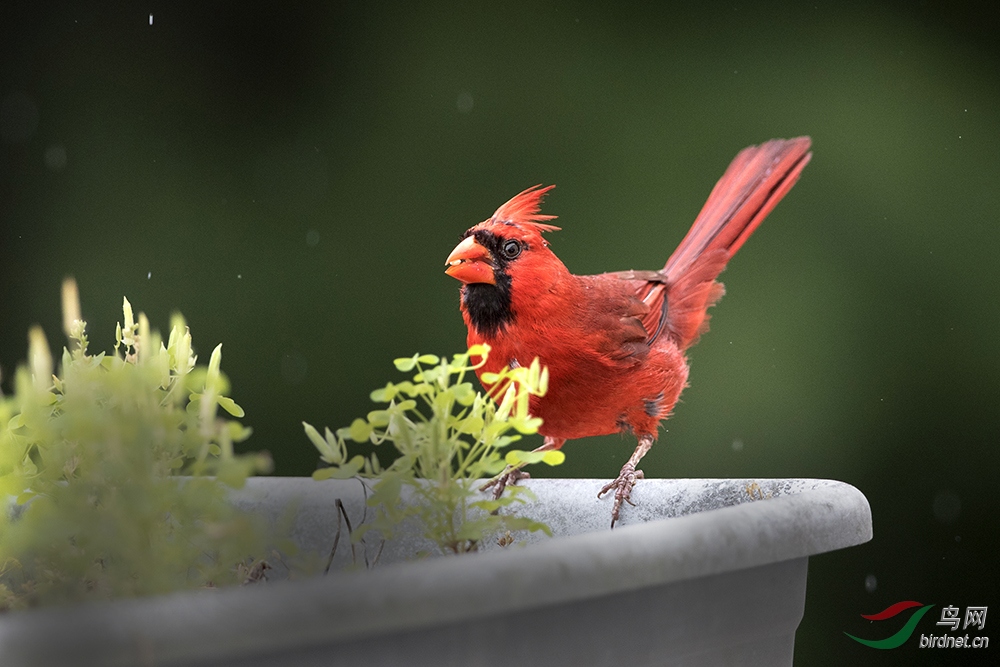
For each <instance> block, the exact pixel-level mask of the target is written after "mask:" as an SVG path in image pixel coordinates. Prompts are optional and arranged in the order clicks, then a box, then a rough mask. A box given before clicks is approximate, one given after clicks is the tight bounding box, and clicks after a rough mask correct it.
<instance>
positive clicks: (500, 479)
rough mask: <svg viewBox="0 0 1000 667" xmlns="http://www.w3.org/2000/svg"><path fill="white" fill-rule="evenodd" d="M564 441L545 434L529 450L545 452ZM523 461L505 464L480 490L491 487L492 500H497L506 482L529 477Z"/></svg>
mask: <svg viewBox="0 0 1000 667" xmlns="http://www.w3.org/2000/svg"><path fill="white" fill-rule="evenodd" d="M565 443H566V438H552V437H549V436H545V442H544V443H543V444H542V445H541V446H540V447H536V448H535V449H533V450H531V451H533V452H547V451H550V450H553V449H559V448H560V447H562V446H563V445H564V444H565ZM525 465H527V464H525V463H519V464H517V465H516V466H511V465H509V466H507V467H506V468H504V471H503V472H502V473H500V474H499V475H497V476H496V477H494V478H493V479H491V480H490V481H488V482H487V483H486V484H483V485H482V486H481V487H479V490H480V491H485V490H486V489H489V488H492V489H493V500H497V499H499V498H500V496H502V495H503V490H504V489H506V488H507V485H508V484H517V482H518V480H522V479H527V478H529V477H531V474H530V473H526V472H524V471H523V470H521V468H523V467H524V466H525Z"/></svg>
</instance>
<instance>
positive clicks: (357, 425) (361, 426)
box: [348, 419, 372, 442]
mask: <svg viewBox="0 0 1000 667" xmlns="http://www.w3.org/2000/svg"><path fill="white" fill-rule="evenodd" d="M348 434H349V435H350V437H351V440H353V441H354V442H367V441H368V438H369V436H371V434H372V426H371V424H369V423H368V422H366V421H365V420H364V419H355V420H354V421H353V422H351V427H350V430H349V431H348Z"/></svg>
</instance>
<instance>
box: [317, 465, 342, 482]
mask: <svg viewBox="0 0 1000 667" xmlns="http://www.w3.org/2000/svg"><path fill="white" fill-rule="evenodd" d="M336 472H337V469H336V468H319V469H317V470H313V474H312V478H313V479H315V480H316V481H317V482H322V481H323V480H324V479H330V478H331V477H333V475H334V474H335V473H336Z"/></svg>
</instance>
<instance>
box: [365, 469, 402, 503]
mask: <svg viewBox="0 0 1000 667" xmlns="http://www.w3.org/2000/svg"><path fill="white" fill-rule="evenodd" d="M402 488H403V479H402V478H401V477H400V476H399V475H392V474H386V475H384V476H383V477H382V480H381V481H380V482H378V483H377V484H376V485H375V486H374V487H373V488H372V495H371V497H369V498H368V506H369V507H378V506H379V505H384V506H385V507H394V506H395V505H396V503H397V502H398V501H399V492H400V491H401V490H402Z"/></svg>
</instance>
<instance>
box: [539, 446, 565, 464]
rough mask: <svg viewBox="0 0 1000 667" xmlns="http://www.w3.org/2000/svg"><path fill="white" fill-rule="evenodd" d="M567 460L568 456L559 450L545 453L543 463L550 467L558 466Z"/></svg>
mask: <svg viewBox="0 0 1000 667" xmlns="http://www.w3.org/2000/svg"><path fill="white" fill-rule="evenodd" d="M565 460H566V455H565V454H563V453H562V452H561V451H560V450H558V449H553V450H551V451H548V452H545V455H544V456H542V461H543V462H544V463H546V464H548V465H550V466H557V465H559V464H561V463H562V462H563V461H565Z"/></svg>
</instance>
